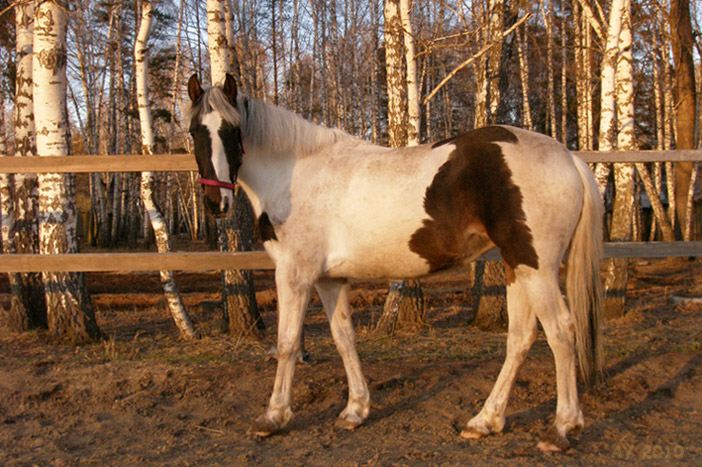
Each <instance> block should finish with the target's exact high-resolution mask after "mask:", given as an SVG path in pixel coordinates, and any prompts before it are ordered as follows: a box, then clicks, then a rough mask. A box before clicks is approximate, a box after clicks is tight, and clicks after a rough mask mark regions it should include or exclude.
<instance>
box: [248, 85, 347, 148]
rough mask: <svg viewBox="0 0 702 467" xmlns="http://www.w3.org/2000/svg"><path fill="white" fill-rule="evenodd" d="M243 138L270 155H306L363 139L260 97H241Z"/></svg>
mask: <svg viewBox="0 0 702 467" xmlns="http://www.w3.org/2000/svg"><path fill="white" fill-rule="evenodd" d="M237 107H238V108H239V111H240V112H241V131H242V137H243V139H244V141H245V142H246V143H247V144H250V145H251V146H252V147H255V148H256V149H257V150H259V151H262V152H264V153H267V154H270V155H272V156H273V155H293V156H295V157H296V158H300V157H305V156H307V155H310V154H313V153H315V152H317V151H319V150H320V149H321V148H323V147H326V146H329V145H331V144H334V143H337V142H339V141H343V140H347V141H348V142H349V143H351V144H353V145H356V144H359V143H361V140H359V139H357V138H355V137H353V136H351V135H349V134H348V133H346V132H344V131H342V130H339V129H331V128H326V127H323V126H321V125H316V124H314V123H311V122H308V121H307V120H305V119H304V118H302V117H300V116H299V115H296V114H294V113H292V112H290V111H288V110H285V109H283V108H282V107H277V106H274V105H271V104H267V103H265V102H263V101H261V100H258V99H252V98H249V97H246V96H240V97H239V98H238V99H237Z"/></svg>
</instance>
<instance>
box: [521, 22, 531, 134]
mask: <svg viewBox="0 0 702 467" xmlns="http://www.w3.org/2000/svg"><path fill="white" fill-rule="evenodd" d="M526 28H527V26H526V25H524V26H523V28H520V29H523V34H520V32H519V29H517V56H518V57H519V77H520V78H521V82H522V126H523V127H524V128H526V129H527V130H532V129H533V126H534V125H533V123H532V120H531V106H530V105H529V94H530V88H529V55H528V50H526V46H527V44H526Z"/></svg>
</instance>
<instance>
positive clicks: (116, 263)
mask: <svg viewBox="0 0 702 467" xmlns="http://www.w3.org/2000/svg"><path fill="white" fill-rule="evenodd" d="M604 251H605V257H607V258H672V257H696V256H702V242H650V243H630V242H626V243H607V244H605V248H604ZM481 259H490V260H497V259H500V254H499V252H498V251H497V250H493V251H490V252H488V253H486V254H485V255H484V256H483V257H482V258H481ZM273 268H274V264H273V261H272V260H271V259H270V258H269V257H268V255H267V254H266V253H265V252H263V251H252V252H239V253H221V252H217V251H212V252H172V253H78V254H72V255H0V273H7V272H38V271H51V272H78V271H83V272H98V271H104V272H130V271H157V270H160V269H165V270H173V271H212V270H222V269H273Z"/></svg>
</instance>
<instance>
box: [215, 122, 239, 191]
mask: <svg viewBox="0 0 702 467" xmlns="http://www.w3.org/2000/svg"><path fill="white" fill-rule="evenodd" d="M218 133H219V138H220V139H221V140H222V145H223V146H224V152H225V154H226V155H227V164H228V165H229V178H230V179H231V181H232V182H235V181H236V179H237V177H238V174H239V167H241V163H242V162H243V155H244V150H243V147H242V144H241V129H240V128H239V127H235V126H233V125H232V124H231V123H229V122H226V121H222V126H221V127H220V128H219V131H218Z"/></svg>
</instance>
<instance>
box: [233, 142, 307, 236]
mask: <svg viewBox="0 0 702 467" xmlns="http://www.w3.org/2000/svg"><path fill="white" fill-rule="evenodd" d="M294 167H295V159H294V158H288V159H284V158H277V159H273V158H272V157H271V156H270V155H268V154H265V153H262V152H259V151H255V150H252V151H247V152H246V154H245V155H244V163H243V164H242V166H241V169H240V170H239V181H240V182H241V185H242V187H243V188H244V191H245V192H246V195H247V196H248V197H249V200H250V201H251V205H252V206H253V209H254V212H255V213H256V217H259V216H260V215H261V214H262V213H263V212H266V213H267V214H268V217H269V218H270V220H271V222H273V224H274V225H276V224H282V223H283V222H284V221H285V219H286V218H287V216H288V214H289V213H290V186H291V183H292V173H293V168H294Z"/></svg>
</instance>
